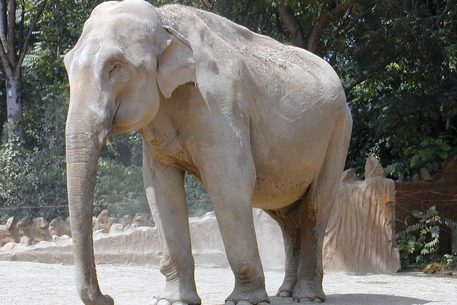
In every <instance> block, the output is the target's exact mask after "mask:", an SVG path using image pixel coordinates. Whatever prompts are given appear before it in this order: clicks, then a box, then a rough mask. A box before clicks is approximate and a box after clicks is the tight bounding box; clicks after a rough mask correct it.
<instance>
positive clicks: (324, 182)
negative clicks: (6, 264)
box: [65, 0, 352, 305]
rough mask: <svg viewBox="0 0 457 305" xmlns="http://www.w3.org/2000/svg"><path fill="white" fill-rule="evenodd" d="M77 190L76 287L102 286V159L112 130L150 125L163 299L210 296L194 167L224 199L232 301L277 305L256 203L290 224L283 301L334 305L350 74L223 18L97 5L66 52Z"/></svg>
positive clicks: (94, 300)
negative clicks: (97, 220)
mask: <svg viewBox="0 0 457 305" xmlns="http://www.w3.org/2000/svg"><path fill="white" fill-rule="evenodd" d="M65 66H66V68H67V72H68V75H69V81H70V93H71V97H70V105H69V112H68V119H67V126H66V151H67V155H66V160H67V175H68V176H67V177H68V199H69V208H70V215H71V229H72V233H73V243H74V244H73V245H74V246H73V247H74V257H75V270H76V285H77V289H78V292H79V294H80V297H81V299H82V300H83V301H84V303H85V304H113V300H112V299H111V297H109V296H108V295H103V294H102V293H101V292H100V289H99V286H98V282H97V277H96V271H95V264H94V254H93V241H92V227H91V221H92V218H91V217H92V216H91V215H92V208H93V203H92V202H93V195H94V185H95V176H96V168H97V160H98V156H99V153H100V150H101V149H102V147H103V145H104V143H105V142H106V141H107V139H108V137H109V136H110V135H114V134H119V133H125V132H130V131H134V130H141V133H142V136H143V150H144V153H143V160H144V162H143V163H144V166H143V171H144V186H145V190H146V194H147V198H148V201H149V204H150V207H151V212H152V215H153V219H154V222H155V224H156V227H157V231H158V234H159V236H160V237H161V238H162V240H163V242H162V247H163V249H162V252H163V257H162V260H161V272H162V273H163V274H164V275H165V277H166V285H165V289H164V291H162V293H160V294H159V295H157V296H156V297H155V298H154V299H153V303H158V304H160V305H162V304H200V303H201V300H200V298H199V296H198V295H197V291H196V286H195V280H194V259H193V257H192V252H191V242H190V234H189V224H188V213H187V204H186V197H185V192H184V173H185V172H189V173H190V174H192V175H194V176H196V177H197V178H198V180H199V181H200V182H201V183H202V184H203V185H204V186H205V188H206V190H207V191H208V194H209V196H210V199H211V201H212V203H213V207H214V211H215V213H216V217H217V220H218V223H219V227H220V231H221V234H222V237H223V242H224V245H225V248H226V252H227V257H228V260H229V263H230V266H231V268H232V271H233V273H234V275H235V287H234V290H233V292H232V293H231V294H230V295H229V296H228V298H227V299H226V305H234V304H238V305H242V304H243V305H244V304H267V303H269V298H268V295H267V293H266V291H265V279H264V273H263V270H262V266H261V262H260V258H259V251H258V247H257V242H256V238H255V234H254V225H253V218H252V207H257V208H261V209H264V210H265V211H267V212H268V213H269V214H270V215H271V216H272V217H273V218H274V219H275V220H277V221H278V223H279V225H280V226H281V228H282V230H283V235H284V241H285V251H286V271H285V273H286V274H285V278H284V282H283V284H282V286H281V287H280V288H279V291H278V296H281V297H293V298H294V299H295V300H296V301H298V302H309V301H314V302H322V301H323V300H324V299H325V295H324V292H323V289H322V277H323V267H322V243H323V236H324V232H325V227H326V224H327V221H328V219H329V215H330V212H331V209H332V205H333V202H334V199H335V194H336V191H337V188H338V184H339V180H340V177H341V173H342V171H343V167H344V163H345V159H346V154H347V149H348V145H349V140H350V133H351V128H352V118H351V114H350V111H349V108H348V106H347V103H346V97H345V94H344V90H343V88H342V86H341V82H340V80H339V78H338V76H337V75H336V74H335V72H334V71H333V69H332V68H331V67H330V65H328V64H327V63H326V62H325V61H324V60H322V59H320V58H318V57H317V56H315V55H313V54H311V53H309V52H307V51H305V50H302V49H298V48H295V47H292V46H286V45H283V44H281V43H279V42H277V41H275V40H273V39H271V38H269V37H265V36H262V35H258V34H256V33H253V32H251V31H249V30H248V29H246V28H244V27H241V26H239V25H237V24H234V23H232V22H230V21H228V20H227V19H225V18H222V17H219V16H217V15H215V14H212V13H208V12H205V11H200V10H198V9H194V8H190V7H185V6H179V5H168V6H162V7H160V8H155V7H153V6H152V5H150V4H148V3H147V2H146V1H142V0H125V1H123V2H115V1H110V2H106V3H103V4H101V5H99V6H97V7H96V8H95V9H94V11H93V12H92V14H91V16H90V18H89V19H88V20H87V22H86V23H85V25H84V29H83V32H82V34H81V38H80V39H79V41H78V42H77V44H76V46H75V47H74V48H73V49H72V50H71V51H70V52H69V53H68V54H67V55H66V56H65Z"/></svg>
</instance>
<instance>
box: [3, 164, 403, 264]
mask: <svg viewBox="0 0 457 305" xmlns="http://www.w3.org/2000/svg"><path fill="white" fill-rule="evenodd" d="M365 176H366V180H365V181H358V179H357V176H356V175H355V173H353V172H351V171H346V172H345V173H344V175H343V177H342V183H341V185H340V188H339V191H338V196H337V201H336V203H335V207H334V209H333V213H332V216H331V219H330V221H329V224H328V227H327V231H326V235H325V241H324V265H325V267H326V268H327V269H332V270H343V271H352V272H375V273H390V272H396V271H397V270H398V269H399V268H400V261H399V254H398V250H397V248H396V244H395V239H394V235H395V232H394V230H393V223H394V215H395V212H394V209H395V207H394V204H393V202H395V190H394V182H393V181H392V180H390V179H386V178H385V177H384V170H383V168H382V166H381V165H380V164H379V162H378V161H377V160H376V158H369V159H368V160H367V164H366V173H365ZM253 215H254V224H255V229H256V234H257V241H258V245H259V252H260V256H261V259H262V264H263V266H264V268H265V269H276V270H278V269H283V268H284V261H285V255H284V246H283V239H282V233H281V230H280V228H279V226H278V224H277V223H276V222H275V221H274V220H273V219H272V218H271V217H270V216H268V215H267V214H266V213H264V212H263V211H261V210H259V209H253ZM135 218H137V217H135ZM97 221H98V222H97V223H95V225H94V231H95V233H94V248H95V257H96V262H97V263H110V264H138V265H152V266H158V265H159V262H160V257H161V252H160V241H159V239H158V236H157V230H156V228H155V227H151V226H153V224H152V223H150V224H149V225H150V227H142V226H137V225H134V226H131V227H129V226H124V225H123V224H121V222H122V219H119V220H116V221H118V223H112V220H110V218H109V216H108V214H107V213H105V212H102V213H101V214H100V215H99V216H98V217H97ZM107 224H108V225H109V226H110V227H106V228H104V229H100V230H98V231H96V229H97V228H102V227H103V226H104V225H107ZM189 225H190V231H191V239H192V250H193V254H194V258H195V263H196V264H197V265H201V266H217V267H228V262H227V258H226V255H225V250H224V246H223V243H222V238H221V235H220V232H219V228H218V225H217V221H216V217H215V215H214V213H212V212H211V213H206V214H204V215H203V216H201V217H195V218H190V220H189ZM124 228H126V229H124ZM105 232H110V233H109V234H108V233H105ZM0 260H21V261H37V262H44V263H72V262H73V254H72V240H71V238H69V237H67V236H62V237H58V236H54V237H53V241H42V242H39V243H38V244H36V245H31V246H30V245H29V243H26V242H21V243H15V242H10V243H7V244H6V245H5V246H4V247H2V248H0Z"/></svg>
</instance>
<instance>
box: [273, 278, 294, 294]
mask: <svg viewBox="0 0 457 305" xmlns="http://www.w3.org/2000/svg"><path fill="white" fill-rule="evenodd" d="M296 283H297V281H296V280H295V281H284V283H282V285H281V287H279V289H278V292H276V296H277V297H281V298H290V297H292V293H293V291H294V288H295V284H296Z"/></svg>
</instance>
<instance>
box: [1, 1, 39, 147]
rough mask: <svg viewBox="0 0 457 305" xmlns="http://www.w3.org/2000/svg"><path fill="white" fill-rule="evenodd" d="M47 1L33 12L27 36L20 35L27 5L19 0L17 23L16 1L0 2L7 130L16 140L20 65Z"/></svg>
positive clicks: (19, 117)
mask: <svg viewBox="0 0 457 305" xmlns="http://www.w3.org/2000/svg"><path fill="white" fill-rule="evenodd" d="M46 4H47V1H41V2H39V3H38V8H36V9H35V10H34V11H36V12H35V16H34V18H33V20H32V21H31V23H30V25H29V29H28V31H27V34H26V35H25V36H24V30H25V22H26V20H25V16H26V12H25V10H26V6H28V5H30V4H28V3H26V2H25V0H22V2H21V7H20V9H19V12H20V20H19V22H18V21H17V20H16V19H17V11H18V10H17V3H16V0H0V58H1V61H2V65H3V70H4V77H5V81H6V105H7V118H8V123H9V124H10V127H9V131H8V132H9V138H10V139H11V138H12V137H13V136H16V137H17V138H19V139H20V140H23V138H24V130H23V126H22V122H23V114H22V101H21V89H20V86H21V74H22V73H21V69H22V63H23V61H24V58H25V54H26V53H27V49H28V47H29V44H30V38H31V36H32V33H33V30H34V28H35V26H36V24H37V22H38V19H39V18H40V16H41V14H42V13H43V10H44V8H45V7H46Z"/></svg>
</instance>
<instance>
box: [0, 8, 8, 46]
mask: <svg viewBox="0 0 457 305" xmlns="http://www.w3.org/2000/svg"><path fill="white" fill-rule="evenodd" d="M6 10H7V8H6V0H0V40H1V42H2V43H3V45H4V46H6V45H7V42H6V37H7V33H6V29H7V27H6ZM3 50H4V51H5V52H7V50H6V49H3Z"/></svg>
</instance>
